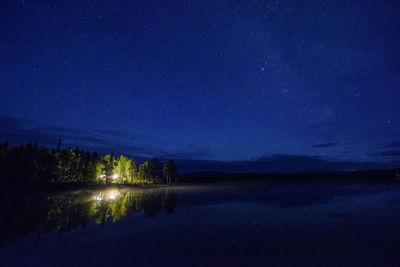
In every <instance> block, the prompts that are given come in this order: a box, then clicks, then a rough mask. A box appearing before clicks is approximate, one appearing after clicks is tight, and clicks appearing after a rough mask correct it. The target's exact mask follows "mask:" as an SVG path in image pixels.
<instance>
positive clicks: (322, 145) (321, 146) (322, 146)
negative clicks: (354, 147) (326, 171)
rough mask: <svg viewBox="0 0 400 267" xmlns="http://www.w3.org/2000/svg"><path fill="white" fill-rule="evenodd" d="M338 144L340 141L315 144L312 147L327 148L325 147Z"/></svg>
mask: <svg viewBox="0 0 400 267" xmlns="http://www.w3.org/2000/svg"><path fill="white" fill-rule="evenodd" d="M335 146H338V143H322V144H315V145H313V146H312V147H314V148H325V147H335Z"/></svg>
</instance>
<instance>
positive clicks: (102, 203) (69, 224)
mask: <svg viewBox="0 0 400 267" xmlns="http://www.w3.org/2000/svg"><path fill="white" fill-rule="evenodd" d="M0 201H1V203H2V205H3V211H4V213H3V216H2V218H1V220H0V247H3V246H4V245H5V244H6V243H8V242H9V243H11V242H12V241H13V239H14V238H15V237H16V236H26V235H28V234H29V233H32V232H33V233H37V236H36V243H39V241H40V236H41V234H42V233H52V232H55V231H58V232H60V233H62V232H69V231H70V230H71V229H77V228H79V227H80V228H82V229H84V228H85V227H86V226H87V225H88V224H90V223H94V224H98V225H100V226H101V227H104V225H105V224H106V222H112V223H115V222H118V221H119V220H121V219H123V218H125V217H127V216H129V215H130V214H131V213H132V212H142V213H144V214H146V215H147V216H149V217H152V218H154V217H155V216H156V215H157V214H158V213H159V212H160V211H161V210H163V211H164V213H165V214H171V213H172V212H173V211H174V209H175V207H176V206H177V204H178V195H177V193H176V192H175V191H174V190H170V189H142V190H139V189H134V190H127V189H118V188H113V189H106V190H97V191H82V192H78V193H77V192H73V193H64V194H43V193H40V194H39V193H36V194H35V193H30V194H28V195H12V196H10V195H7V194H3V195H1V196H0Z"/></svg>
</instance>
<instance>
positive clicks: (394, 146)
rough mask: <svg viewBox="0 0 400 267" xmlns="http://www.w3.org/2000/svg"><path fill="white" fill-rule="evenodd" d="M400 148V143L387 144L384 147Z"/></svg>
mask: <svg viewBox="0 0 400 267" xmlns="http://www.w3.org/2000/svg"><path fill="white" fill-rule="evenodd" d="M397 147H400V141H397V142H391V143H387V144H385V145H384V146H383V148H397Z"/></svg>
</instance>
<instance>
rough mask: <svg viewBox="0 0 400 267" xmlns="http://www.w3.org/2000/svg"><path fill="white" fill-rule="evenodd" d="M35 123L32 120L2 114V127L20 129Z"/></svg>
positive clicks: (0, 122) (0, 123) (0, 127)
mask: <svg viewBox="0 0 400 267" xmlns="http://www.w3.org/2000/svg"><path fill="white" fill-rule="evenodd" d="M33 125H34V123H33V122H32V121H28V120H22V119H18V118H14V117H8V116H2V115H0V129H20V128H24V127H29V126H33Z"/></svg>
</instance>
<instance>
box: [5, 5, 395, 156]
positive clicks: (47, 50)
mask: <svg viewBox="0 0 400 267" xmlns="http://www.w3.org/2000/svg"><path fill="white" fill-rule="evenodd" d="M0 26H1V27H0V64H1V67H0V90H1V95H0V115H1V117H0V126H1V129H0V130H1V132H0V133H1V139H3V140H5V139H8V140H10V142H11V143H13V144H19V143H26V142H27V141H29V140H32V141H37V142H39V143H41V144H44V145H51V146H55V144H56V143H57V137H58V136H61V137H62V138H63V140H64V144H65V145H71V146H75V145H80V146H83V147H85V148H95V149H97V150H105V151H106V150H107V151H108V150H114V151H117V152H124V153H127V154H129V155H135V156H138V157H147V156H159V157H173V158H181V159H202V160H229V161H230V160H238V161H243V160H250V159H257V158H261V157H264V158H265V157H269V156H271V155H276V154H280V155H301V156H308V157H318V158H323V159H325V160H336V161H363V162H365V161H368V162H381V163H382V162H394V161H397V162H398V160H399V159H400V158H399V157H400V126H399V125H400V52H399V47H400V4H399V2H398V1H376V0H373V1H367V0H362V1H262V2H261V1H233V0H231V1H214V0H213V1H168V3H167V2H166V1H147V0H146V1H133V0H132V1H72V0H69V1H34V0H22V1H4V2H2V8H1V9H0Z"/></svg>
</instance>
